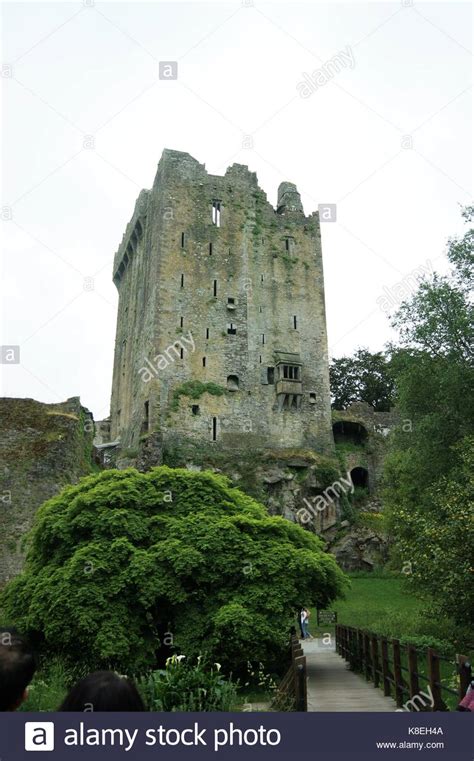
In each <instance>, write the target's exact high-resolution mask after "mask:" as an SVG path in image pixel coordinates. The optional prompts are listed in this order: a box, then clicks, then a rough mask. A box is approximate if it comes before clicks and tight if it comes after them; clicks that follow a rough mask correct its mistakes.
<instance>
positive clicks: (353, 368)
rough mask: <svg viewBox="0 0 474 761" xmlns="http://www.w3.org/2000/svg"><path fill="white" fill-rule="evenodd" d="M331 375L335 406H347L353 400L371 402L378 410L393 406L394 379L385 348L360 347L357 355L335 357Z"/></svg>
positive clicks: (333, 404)
mask: <svg viewBox="0 0 474 761" xmlns="http://www.w3.org/2000/svg"><path fill="white" fill-rule="evenodd" d="M329 378H330V385H331V397H332V407H333V409H335V410H345V409H346V408H347V407H348V406H349V405H350V404H352V402H367V403H368V404H370V405H371V406H372V407H373V408H374V410H377V412H386V411H387V410H389V409H390V408H391V407H392V406H393V397H394V380H393V377H392V373H391V370H390V361H389V359H388V358H387V356H386V355H385V354H384V353H383V352H380V351H379V352H377V353H375V354H371V353H370V352H369V351H368V350H367V349H357V351H356V352H354V356H353V357H339V358H338V359H333V360H332V362H331V364H330V367H329Z"/></svg>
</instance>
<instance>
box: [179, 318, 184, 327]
mask: <svg viewBox="0 0 474 761" xmlns="http://www.w3.org/2000/svg"><path fill="white" fill-rule="evenodd" d="M183 323H184V319H183V317H180V320H179V327H180V328H182V327H183Z"/></svg>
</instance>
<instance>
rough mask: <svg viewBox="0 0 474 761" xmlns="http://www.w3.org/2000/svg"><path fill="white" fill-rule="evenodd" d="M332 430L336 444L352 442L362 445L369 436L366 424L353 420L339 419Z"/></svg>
mask: <svg viewBox="0 0 474 761" xmlns="http://www.w3.org/2000/svg"><path fill="white" fill-rule="evenodd" d="M332 432H333V435H334V441H335V443H336V444H342V443H344V444H345V443H351V444H357V445H359V446H362V445H363V444H365V442H366V441H367V436H368V433H367V429H366V428H365V426H363V425H362V423H357V422H354V421H352V420H338V421H337V422H336V423H334V424H333V427H332Z"/></svg>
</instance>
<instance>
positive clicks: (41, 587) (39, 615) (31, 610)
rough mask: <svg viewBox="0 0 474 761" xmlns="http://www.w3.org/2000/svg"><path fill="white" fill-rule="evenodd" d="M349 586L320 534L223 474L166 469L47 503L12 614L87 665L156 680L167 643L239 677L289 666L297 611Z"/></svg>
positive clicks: (95, 481)
mask: <svg viewBox="0 0 474 761" xmlns="http://www.w3.org/2000/svg"><path fill="white" fill-rule="evenodd" d="M344 585H345V579H344V576H343V574H342V572H341V571H340V569H339V568H338V566H337V564H336V562H335V560H334V558H333V557H332V556H331V555H328V554H326V553H325V552H324V551H323V543H322V542H321V540H320V539H318V538H317V537H316V536H315V535H314V534H311V533H310V532H308V531H305V530H304V529H303V528H301V527H300V526H298V525H296V524H293V523H291V522H290V521H288V520H285V519H283V518H280V517H270V516H269V515H268V513H267V511H266V509H265V508H264V507H263V505H261V504H259V503H258V502H256V501H255V500H253V499H252V498H251V497H248V496H247V495H245V494H244V493H243V492H241V491H239V490H238V489H235V488H231V487H230V485H229V482H228V481H227V479H226V478H224V477H222V476H218V475H215V474H212V473H210V472H202V473H197V472H190V471H187V470H184V469H171V468H168V467H165V466H163V467H158V468H153V469H152V470H150V471H149V472H147V473H139V472H138V471H136V470H134V469H128V470H123V471H116V470H108V471H104V472H102V473H100V474H99V475H93V476H89V477H87V478H84V479H82V481H81V482H80V483H79V484H77V485H76V486H72V487H68V488H66V489H64V490H63V491H62V492H61V493H60V494H59V495H58V496H56V497H54V498H53V499H51V500H49V501H48V502H46V503H45V504H44V505H43V506H42V507H41V508H40V509H39V511H38V514H37V519H36V522H35V526H34V528H33V530H32V532H31V536H30V546H29V552H28V556H27V562H26V567H25V570H24V572H23V574H22V575H20V576H19V577H18V578H16V579H14V580H13V581H12V582H11V583H10V585H9V586H8V587H7V589H6V592H5V594H4V604H5V609H6V611H7V613H8V615H9V616H10V618H11V621H12V622H13V623H15V624H16V625H17V626H18V627H20V628H21V629H23V630H25V631H26V632H28V633H29V634H30V636H33V637H36V638H37V639H39V640H40V641H41V642H43V646H44V647H46V648H47V649H48V650H49V651H52V652H55V653H61V654H62V655H63V656H64V657H65V658H66V659H67V660H68V661H69V662H71V663H76V664H81V665H83V666H84V667H86V668H93V669H97V668H100V667H104V668H117V669H120V670H121V671H122V672H126V673H139V672H142V671H144V670H146V669H148V668H150V667H154V666H156V663H157V656H156V652H157V650H159V643H160V641H161V642H164V643H165V644H167V643H168V644H171V643H172V644H173V647H174V648H175V650H176V651H178V652H182V653H185V654H186V655H187V656H188V657H196V656H197V655H198V654H200V653H205V654H207V655H208V656H209V657H210V658H212V659H213V660H215V661H218V662H219V663H222V664H223V666H225V667H226V669H227V670H229V669H234V670H238V669H239V668H240V667H241V666H243V665H244V664H245V663H246V662H247V661H248V660H260V661H263V662H264V663H267V664H269V663H271V661H272V660H274V661H275V660H277V659H278V658H279V657H280V656H281V651H282V647H283V646H284V643H285V639H286V637H287V635H288V631H289V626H290V625H291V623H293V622H294V611H295V609H296V608H297V607H298V606H300V605H302V604H304V605H308V606H309V605H311V604H313V605H320V606H326V605H327V604H328V603H329V602H330V601H331V600H333V599H334V598H335V597H337V596H338V595H340V594H341V593H342V592H343V589H344ZM166 654H167V655H170V650H169V649H168V650H167V653H166Z"/></svg>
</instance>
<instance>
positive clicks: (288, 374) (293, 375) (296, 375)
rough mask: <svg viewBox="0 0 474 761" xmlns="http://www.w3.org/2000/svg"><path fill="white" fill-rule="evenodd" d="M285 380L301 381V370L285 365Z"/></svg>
mask: <svg viewBox="0 0 474 761" xmlns="http://www.w3.org/2000/svg"><path fill="white" fill-rule="evenodd" d="M283 378H284V379H285V380H299V379H300V368H299V367H298V366H295V365H283Z"/></svg>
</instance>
